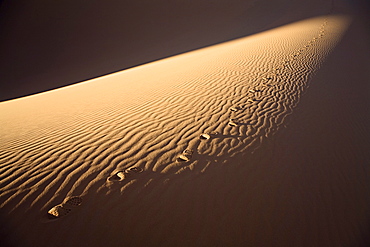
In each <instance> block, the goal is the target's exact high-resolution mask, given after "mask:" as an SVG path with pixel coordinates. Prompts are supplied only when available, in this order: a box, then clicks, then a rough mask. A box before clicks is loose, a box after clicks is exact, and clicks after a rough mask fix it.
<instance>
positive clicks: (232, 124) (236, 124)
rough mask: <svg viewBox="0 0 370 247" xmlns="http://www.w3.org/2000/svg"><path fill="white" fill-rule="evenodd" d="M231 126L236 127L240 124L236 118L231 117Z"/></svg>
mask: <svg viewBox="0 0 370 247" xmlns="http://www.w3.org/2000/svg"><path fill="white" fill-rule="evenodd" d="M229 126H232V127H236V126H238V123H237V122H235V119H233V118H230V119H229Z"/></svg>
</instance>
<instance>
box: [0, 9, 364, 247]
mask: <svg viewBox="0 0 370 247" xmlns="http://www.w3.org/2000/svg"><path fill="white" fill-rule="evenodd" d="M350 23H351V18H350V17H349V16H345V15H334V14H331V15H326V16H319V17H315V18H310V19H305V20H302V21H299V22H295V23H292V24H289V25H285V26H282V27H279V28H276V29H272V30H269V31H266V32H262V33H259V34H255V35H251V36H247V37H245V38H241V39H237V40H233V41H230V42H226V43H222V44H219V45H214V46H210V47H207V48H203V49H200V50H196V51H192V52H189V53H185V54H182V55H178V56H174V57H170V58H167V59H163V60H160V61H156V62H153V63H149V64H145V65H142V66H138V67H135V68H132V69H128V70H124V71H121V72H118V73H114V74H111V75H107V76H103V77H100V78H97V79H93V80H89V81H86V82H84V83H80V84H76V85H73V86H68V87H65V88H62V89H57V90H53V91H49V92H46V93H41V94H36V95H33V96H29V97H25V98H21V99H16V100H10V101H7V102H2V103H0V112H1V115H0V118H1V123H2V124H1V127H0V131H1V143H0V145H1V148H0V163H1V167H0V174H1V175H0V181H1V190H0V193H1V194H0V198H1V201H0V203H1V205H0V207H1V217H2V218H3V220H4V222H6V224H5V225H6V227H5V228H4V229H3V230H2V231H3V232H5V233H4V234H7V235H9V236H4V238H7V239H8V241H9V242H12V241H13V242H14V243H16V244H19V245H20V246H124V245H127V246H353V245H356V244H357V243H359V242H361V241H363V238H364V237H363V236H365V235H364V232H366V230H367V229H368V225H366V224H367V223H368V221H366V219H368V217H369V215H368V213H367V211H366V208H367V206H368V205H366V203H367V202H368V198H369V197H367V196H368V192H365V191H366V186H367V185H368V182H366V181H367V179H368V173H367V170H366V168H363V169H364V171H365V172H362V173H361V172H359V171H356V172H354V173H355V174H356V176H357V175H358V176H357V178H358V183H354V182H352V181H347V180H348V179H351V178H353V177H356V176H355V175H353V176H350V175H348V176H347V177H346V176H345V175H343V174H341V173H340V172H339V170H338V173H335V171H332V172H333V173H335V174H337V175H335V174H334V175H333V177H332V178H330V179H329V178H327V177H326V176H325V174H323V173H324V172H328V171H331V170H330V169H329V168H328V167H329V166H326V167H323V168H317V173H312V174H315V175H313V176H312V174H311V172H312V171H311V170H310V169H309V168H307V167H306V166H303V165H301V166H297V164H296V163H294V161H293V160H289V158H287V156H289V154H287V153H286V152H289V150H299V148H296V149H295V148H294V146H295V145H296V144H297V143H299V142H298V141H295V140H294V138H298V137H299V136H302V135H300V134H297V135H295V134H294V132H290V129H291V130H294V131H296V127H297V126H298V127H299V126H306V127H307V128H308V129H306V130H304V131H303V132H304V133H306V134H305V135H307V136H305V138H306V140H309V139H310V133H316V132H315V130H313V129H311V128H310V127H309V126H307V125H305V122H306V121H307V120H306V119H305V118H302V121H299V119H300V116H301V115H299V114H297V116H298V117H295V118H293V117H292V114H293V113H294V114H293V115H295V114H296V113H295V112H296V109H297V106H299V105H300V102H301V101H302V95H304V94H305V93H306V91H307V89H308V88H309V87H310V85H311V83H313V78H316V77H315V75H317V73H319V69H320V68H321V67H322V66H323V64H324V62H325V59H326V58H327V56H328V55H329V54H330V53H331V52H332V51H333V50H335V47H336V45H337V44H338V42H339V41H340V40H341V38H342V37H343V35H344V34H345V33H346V31H347V29H348V27H349V25H350ZM317 78H321V77H320V75H319V76H318V77H317ZM312 101H314V99H313V100H312ZM307 104H308V103H304V102H303V106H304V105H307ZM304 109H305V108H304ZM312 123H313V126H315V123H316V122H315V121H312ZM288 124H290V125H289V126H290V127H289V128H288V127H287V125H288ZM302 124H303V125H302ZM365 126H366V125H365ZM312 128H314V127H312ZM358 129H359V131H361V133H363V134H364V135H365V136H366V135H367V132H368V131H367V130H366V129H364V128H363V127H362V125H361V126H360V127H359V128H358ZM312 130H313V132H311V131H312ZM356 133H357V132H356ZM292 134H293V135H292ZM314 136H315V137H317V136H319V133H317V135H314ZM312 139H313V140H311V142H308V143H309V145H320V143H318V142H315V138H314V137H312ZM332 145H334V144H332ZM287 147H288V148H287ZM363 147H364V145H362V144H359V146H358V148H357V149H359V150H361V149H362V148H363ZM312 150H316V149H315V148H313V149H312ZM312 150H309V151H308V152H307V153H303V154H302V157H303V156H304V157H305V158H307V159H308V160H310V159H311V157H310V155H312ZM319 150H325V148H322V149H319ZM350 151H351V150H350ZM291 152H294V151H291ZM330 152H331V151H330ZM316 154H317V155H318V156H319V157H320V158H321V159H323V160H325V159H326V157H329V156H330V155H329V156H327V153H325V152H323V153H321V154H320V151H318V153H316ZM342 155H343V157H342V159H344V160H346V159H349V158H348V157H350V156H351V155H354V156H356V151H351V153H350V154H345V153H342ZM347 155H349V156H347ZM306 156H307V157H306ZM339 156H340V154H339ZM292 157H295V158H296V159H297V160H299V158H300V154H299V153H295V154H292ZM356 158H357V161H362V162H363V164H358V165H360V166H359V167H361V166H364V165H366V162H368V161H369V156H368V155H367V154H363V156H362V157H360V156H356ZM356 158H355V159H354V160H356ZM332 159H333V160H336V159H338V157H337V156H335V157H334V158H332ZM312 160H317V159H316V158H312ZM350 160H351V159H350ZM305 164H308V165H311V164H312V165H314V164H316V163H314V162H313V163H311V161H307V163H305ZM323 164H326V163H325V162H323ZM356 167H357V166H356ZM357 168H358V167H357ZM357 168H356V169H357ZM305 169H308V170H305ZM358 169H360V168H358ZM305 174H306V175H307V177H305V176H304V175H305ZM359 174H360V175H359ZM337 178H338V179H339V180H340V182H338V183H336V180H335V179H337ZM310 179H312V181H311V180H310ZM315 180H317V181H319V182H318V183H315V182H313V181H315ZM328 180H330V181H331V182H332V184H331V186H328V187H326V186H324V185H326V184H325V182H324V181H328ZM303 181H304V182H305V183H304V184H303V183H302V182H303ZM343 181H344V182H343ZM320 183H322V185H323V187H318V188H315V187H314V186H316V185H318V184H320ZM342 183H343V184H344V185H345V186H348V187H349V188H348V191H349V192H347V194H346V193H345V192H343V191H341V192H338V193H339V194H338V193H337V190H336V188H335V186H337V185H338V184H342ZM351 184H352V185H351ZM354 184H356V185H354ZM353 191H356V193H357V194H356V193H355V194H351V193H352V192H353ZM340 193H344V195H345V198H348V200H358V201H357V202H358V204H356V205H354V204H351V203H344V204H342V205H346V206H345V208H346V210H348V211H347V212H348V214H343V211H342V207H339V208H341V209H340V210H339V209H338V210H337V211H336V210H335V209H334V207H333V206H334V205H333V204H332V201H331V198H328V197H325V196H327V195H331V196H332V197H333V198H334V199H335V198H337V196H338V195H340ZM361 197H362V198H363V199H360V198H361ZM333 198H332V199H333ZM334 199H333V200H334ZM343 200H344V199H343ZM352 209H354V211H355V212H353V211H352ZM48 212H49V213H48ZM323 215H325V216H326V218H322V216H323ZM341 217H342V218H341ZM342 221H343V222H345V223H342ZM3 227H4V226H3Z"/></svg>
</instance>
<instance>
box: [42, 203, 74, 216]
mask: <svg viewBox="0 0 370 247" xmlns="http://www.w3.org/2000/svg"><path fill="white" fill-rule="evenodd" d="M71 211H72V209H70V208H66V207H64V206H63V205H62V204H59V205H56V206H54V207H52V208H51V209H50V210H49V211H48V216H49V218H50V219H58V218H60V217H63V216H66V215H67V214H69V213H70V212H71Z"/></svg>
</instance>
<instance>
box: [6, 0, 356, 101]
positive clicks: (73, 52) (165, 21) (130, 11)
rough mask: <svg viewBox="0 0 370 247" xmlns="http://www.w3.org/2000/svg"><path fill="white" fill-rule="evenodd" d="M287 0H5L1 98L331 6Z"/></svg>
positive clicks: (295, 18)
mask: <svg viewBox="0 0 370 247" xmlns="http://www.w3.org/2000/svg"><path fill="white" fill-rule="evenodd" d="M288 2H291V1H290V0H275V1H273V6H274V7H273V8H271V6H272V5H271V4H272V3H271V1H269V0H221V1H215V0H130V1H126V0H5V1H2V2H1V5H0V101H4V100H8V99H14V98H18V97H22V96H26V95H31V94H35V93H38V92H42V91H47V90H50V89H54V88H59V87H63V86H66V85H70V84H74V83H76V82H81V81H84V80H87V79H91V78H95V77H99V76H102V75H105V74H109V73H112V72H116V71H120V70H123V69H126V68H130V67H134V66H137V65H140V64H144V63H147V62H150V61H155V60H158V59H161V58H164V57H168V56H172V55H175V54H179V53H183V52H186V51H190V50H194V49H197V48H201V47H205V46H209V45H212V44H216V43H220V42H224V41H227V40H231V39H235V38H238V37H243V36H246V35H250V34H253V33H258V32H261V31H264V30H268V29H271V28H274V27H277V26H280V25H284V24H287V23H290V22H294V21H298V20H301V19H302V16H303V17H305V18H308V17H313V16H312V13H315V15H322V14H327V13H328V11H329V10H330V8H331V6H329V5H330V4H328V3H323V4H322V5H321V6H313V5H312V4H310V1H306V2H307V3H305V4H302V2H301V1H296V2H297V3H296V6H292V5H291V4H289V5H288V4H287V3H288ZM349 2H351V3H357V5H358V4H359V3H360V2H362V0H361V1H360V0H358V1H349ZM354 5H356V4H354ZM292 11H294V12H293V13H292ZM282 13H289V14H287V15H284V14H283V15H282ZM306 13H307V14H306ZM308 13H310V14H308Z"/></svg>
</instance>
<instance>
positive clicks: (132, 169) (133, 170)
mask: <svg viewBox="0 0 370 247" xmlns="http://www.w3.org/2000/svg"><path fill="white" fill-rule="evenodd" d="M142 171H143V168H140V167H130V168H128V169H126V170H125V174H132V173H141V172H142Z"/></svg>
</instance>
